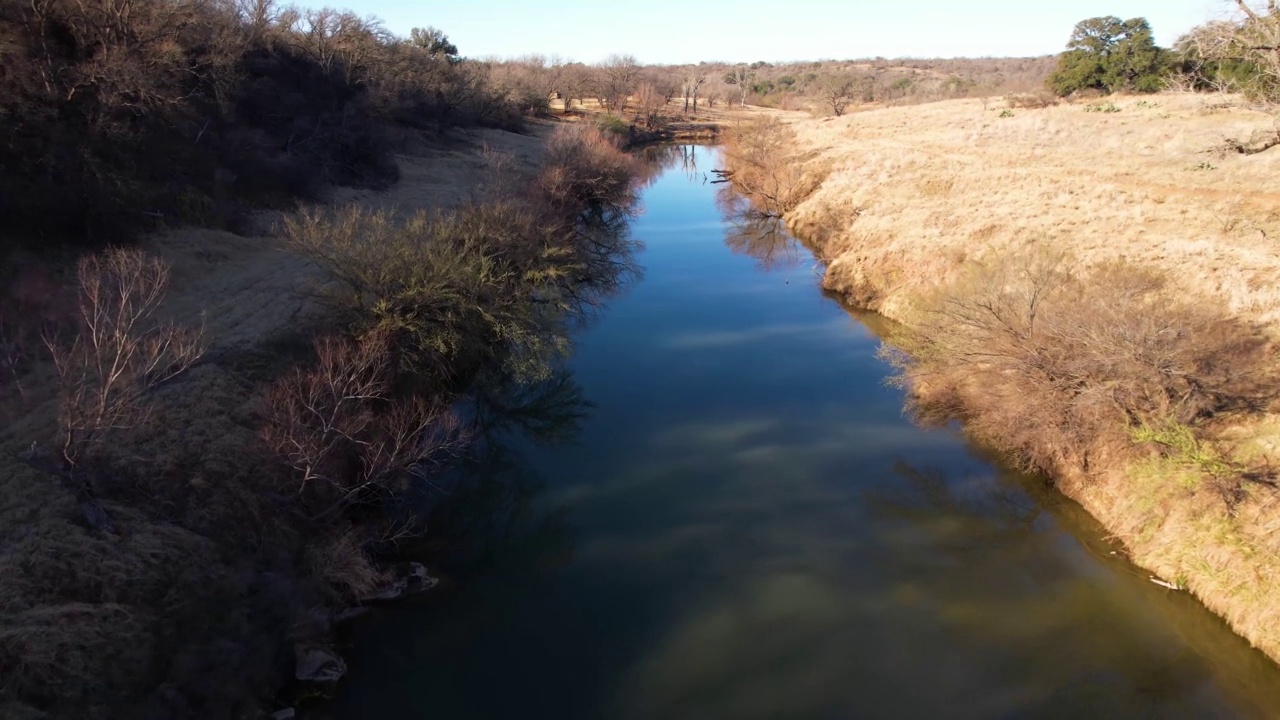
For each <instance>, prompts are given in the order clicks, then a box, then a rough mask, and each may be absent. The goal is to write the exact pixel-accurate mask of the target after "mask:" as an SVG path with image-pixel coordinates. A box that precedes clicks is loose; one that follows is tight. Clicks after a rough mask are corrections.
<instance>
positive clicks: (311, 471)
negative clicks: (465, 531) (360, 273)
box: [262, 332, 463, 518]
mask: <svg viewBox="0 0 1280 720" xmlns="http://www.w3.org/2000/svg"><path fill="white" fill-rule="evenodd" d="M316 354H317V357H318V364H317V365H316V366H315V367H313V368H307V369H298V370H295V371H294V372H292V373H289V374H288V375H286V376H285V377H283V378H281V379H280V380H279V381H277V382H276V383H275V385H274V386H273V387H272V389H271V392H270V394H269V395H268V397H267V401H266V404H267V411H266V422H265V424H264V425H263V429H262V438H263V440H264V441H265V442H266V444H267V446H268V447H269V448H270V449H271V451H272V452H273V453H274V454H275V455H276V456H277V457H279V458H280V459H281V460H282V461H283V462H284V463H285V465H286V466H287V467H288V468H289V469H290V471H291V475H292V478H293V481H294V483H295V484H296V486H297V491H298V493H299V494H300V495H303V496H304V498H305V499H306V500H308V501H309V502H310V503H311V504H312V505H313V506H314V505H316V504H319V505H320V506H321V507H320V508H319V509H317V510H316V512H315V513H314V517H316V518H324V517H330V516H332V515H333V514H334V513H337V512H340V511H341V510H343V509H345V508H347V507H349V506H351V505H353V504H356V503H360V502H367V501H370V500H372V499H375V498H376V497H378V496H380V495H383V494H385V493H388V492H390V491H392V490H394V489H395V488H396V487H397V485H398V484H400V483H402V482H403V481H404V480H406V479H407V478H409V477H411V476H418V477H423V476H425V475H426V474H429V471H430V470H431V469H432V468H433V466H434V465H435V464H436V463H438V462H442V461H444V460H445V459H446V458H448V457H450V456H451V455H452V454H453V453H454V452H455V451H456V450H457V449H459V448H460V446H461V444H462V443H463V435H462V433H461V432H460V427H459V424H458V421H457V419H456V418H455V417H454V416H453V414H452V413H451V412H449V410H448V409H447V408H445V407H442V406H440V405H439V404H438V403H433V402H430V401H427V400H424V399H421V398H416V397H410V398H406V399H395V398H394V396H393V393H392V387H391V383H392V365H391V353H390V348H389V346H388V342H387V335H385V334H383V333H378V332H375V333H371V334H368V335H366V336H365V337H364V338H363V339H362V340H360V341H358V342H357V341H350V340H345V339H339V338H332V337H330V338H322V339H320V340H318V341H317V342H316Z"/></svg>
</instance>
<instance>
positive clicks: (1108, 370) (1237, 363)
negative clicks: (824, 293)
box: [889, 249, 1276, 482]
mask: <svg viewBox="0 0 1280 720" xmlns="http://www.w3.org/2000/svg"><path fill="white" fill-rule="evenodd" d="M1080 268H1081V265H1080V263H1079V262H1078V261H1076V260H1075V259H1074V258H1071V257H1069V256H1067V255H1064V254H1061V253H1054V252H1053V251H1049V250H1044V249H1029V250H1023V251H1021V252H1013V253H1001V254H1000V255H998V256H995V257H992V258H990V259H987V260H983V261H970V262H968V263H966V265H965V267H964V268H963V269H962V270H961V272H960V274H959V276H958V277H957V278H956V279H955V280H954V281H952V282H950V283H946V284H944V285H942V286H941V287H939V288H938V289H936V290H934V291H933V292H931V293H929V294H926V295H924V296H922V297H920V298H919V299H918V300H917V301H916V302H915V303H913V305H912V309H911V311H910V312H909V313H908V314H906V315H905V316H903V318H902V320H903V326H902V328H901V330H900V331H899V332H897V333H896V334H895V335H894V336H893V338H892V342H893V344H894V346H895V349H893V350H890V351H889V354H890V356H891V357H892V359H893V360H894V362H895V363H896V364H897V365H898V366H899V368H900V370H901V375H900V379H901V381H902V382H903V383H904V385H906V386H907V387H910V388H914V389H916V391H917V394H918V396H919V397H920V398H921V399H922V400H923V401H924V402H925V403H926V405H925V407H924V408H922V409H923V410H925V411H941V412H942V413H943V414H945V415H959V416H961V417H963V418H965V419H966V428H967V429H968V430H969V431H970V432H972V433H974V434H975V435H976V436H978V437H981V438H983V439H984V440H986V441H988V442H991V443H995V444H999V445H1000V446H1002V447H1005V448H1007V449H1009V450H1011V451H1013V453H1014V456H1015V457H1016V458H1018V459H1019V460H1020V461H1022V462H1024V463H1026V464H1027V465H1028V467H1029V469H1033V470H1038V471H1042V472H1048V473H1052V474H1059V475H1061V474H1062V473H1063V471H1064V470H1065V471H1070V470H1072V469H1075V468H1083V469H1085V470H1086V471H1097V470H1099V469H1103V468H1107V467H1108V466H1110V465H1112V464H1115V463H1123V462H1124V461H1128V460H1132V459H1134V455H1135V452H1138V451H1137V450H1136V448H1134V447H1133V443H1132V440H1133V438H1134V437H1135V434H1142V435H1143V436H1144V437H1146V436H1150V437H1156V436H1155V435H1151V429H1152V428H1162V429H1165V430H1168V429H1171V428H1184V429H1186V431H1187V432H1192V431H1194V429H1195V428H1198V427H1200V426H1201V425H1202V424H1203V423H1205V422H1208V421H1210V420H1212V419H1214V418H1221V417H1223V416H1224V415H1230V414H1232V413H1241V412H1257V411H1259V410H1261V409H1263V408H1266V407H1268V406H1269V405H1270V403H1271V402H1272V401H1273V400H1274V399H1275V398H1274V397H1273V394H1274V389H1273V388H1274V381H1275V379H1276V378H1275V377H1273V368H1272V363H1271V352H1270V348H1269V346H1268V341H1267V338H1266V336H1265V334H1264V333H1263V331H1262V329H1261V328H1260V327H1258V326H1250V325H1248V324H1246V323H1243V322H1242V321H1240V320H1238V319H1235V318H1232V317H1231V316H1230V315H1229V314H1228V313H1227V312H1226V311H1225V309H1224V308H1222V307H1220V306H1215V305H1214V304H1213V303H1210V302H1205V301H1203V300H1191V299H1188V298H1186V297H1185V296H1179V294H1178V293H1177V292H1176V291H1174V290H1173V289H1171V288H1169V287H1168V281H1167V280H1166V279H1165V278H1164V277H1163V276H1162V275H1160V274H1158V273H1156V272H1153V271H1151V270H1146V269H1142V268H1139V267H1136V266H1133V265H1128V264H1123V263H1112V264H1104V265H1100V266H1095V267H1093V268H1090V269H1089V270H1087V271H1085V270H1081V269H1080ZM1138 454H1140V452H1138ZM1235 480H1236V481H1237V482H1244V478H1243V477H1239V476H1238V477H1236V478H1235Z"/></svg>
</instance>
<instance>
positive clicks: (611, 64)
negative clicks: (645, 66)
mask: <svg viewBox="0 0 1280 720" xmlns="http://www.w3.org/2000/svg"><path fill="white" fill-rule="evenodd" d="M639 77H640V63H639V62H638V61H637V60H636V58H635V56H634V55H610V56H609V57H608V58H606V59H605V61H604V63H602V64H601V65H600V83H601V87H600V98H601V100H603V101H604V104H605V107H606V108H607V109H608V110H609V112H611V113H613V114H615V115H621V114H622V112H623V111H624V110H625V106H626V104H627V98H628V97H630V96H631V93H633V92H635V90H636V82H637V80H638V79H639Z"/></svg>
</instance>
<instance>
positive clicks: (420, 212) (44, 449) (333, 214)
mask: <svg viewBox="0 0 1280 720" xmlns="http://www.w3.org/2000/svg"><path fill="white" fill-rule="evenodd" d="M555 130H557V125H556V124H554V123H538V124H535V125H534V126H533V128H532V131H531V132H530V134H528V135H517V134H512V133H507V132H501V131H481V132H479V133H477V134H475V135H473V136H472V139H471V140H470V141H459V140H455V141H452V142H450V143H444V142H439V143H437V144H434V145H422V146H419V147H417V148H415V149H414V150H413V151H412V152H408V153H405V154H402V155H400V156H398V157H397V163H398V164H399V166H400V176H401V181H400V182H399V183H398V184H397V185H395V186H393V187H392V188H390V189H389V190H386V191H381V192H375V191H370V190H352V189H344V188H337V189H333V190H331V191H330V192H329V193H328V195H327V197H326V202H325V203H324V204H323V205H321V206H319V207H318V208H317V209H315V210H313V211H310V212H306V213H302V214H300V215H291V214H278V213H264V214H261V215H259V216H257V217H255V218H254V219H253V221H252V227H254V228H255V231H254V232H251V233H248V234H245V235H237V234H233V233H230V232H224V231H219V230H210V229H201V228H174V229H172V230H169V231H165V232H160V233H156V234H154V235H152V236H149V237H146V238H143V239H142V240H141V241H140V242H139V244H138V247H137V251H126V252H125V253H123V254H114V255H112V254H108V255H105V256H103V257H105V258H108V260H107V261H105V262H106V264H105V265H103V266H100V267H99V266H86V265H84V264H81V265H80V266H79V279H80V286H81V287H80V289H79V292H77V288H76V286H75V285H73V284H72V283H73V282H75V275H76V274H75V273H72V272H71V271H70V270H65V274H59V270H58V269H57V268H53V269H52V270H48V268H51V267H52V266H51V265H48V264H46V265H45V266H44V267H45V268H46V271H47V272H48V274H46V275H43V276H42V280H41V281H42V282H43V283H45V284H46V285H47V286H48V287H47V288H46V290H47V292H45V293H44V296H43V297H42V299H43V300H44V301H46V302H45V304H44V305H41V306H39V307H38V309H40V310H44V309H49V311H50V312H53V311H54V310H57V309H58V308H55V307H54V306H53V305H52V304H50V303H51V302H52V300H58V299H66V302H65V303H64V304H65V305H66V307H65V308H62V311H63V312H65V313H66V314H67V315H68V316H72V315H74V314H76V313H77V312H84V307H85V303H86V302H92V298H93V297H95V296H94V295H93V293H91V292H89V291H87V290H86V289H84V288H86V287H89V286H88V285H86V282H85V281H86V278H87V279H89V280H92V281H98V280H101V281H102V284H101V285H100V286H95V287H102V288H105V290H104V291H103V292H105V293H106V295H105V297H107V298H108V300H109V302H108V303H107V304H106V305H105V306H100V307H105V308H106V309H105V310H103V311H102V314H100V315H93V316H92V317H94V318H99V322H100V325H99V327H110V328H116V329H118V330H119V332H113V333H112V334H110V335H109V337H110V338H125V340H124V341H123V342H122V343H118V344H119V346H120V348H121V355H120V357H121V358H123V360H119V363H120V364H119V367H123V368H124V371H123V372H122V373H119V374H117V375H114V376H107V377H108V378H110V379H105V380H104V379H103V378H101V377H99V376H98V374H97V373H96V371H95V370H94V369H93V367H92V364H93V362H92V361H93V358H94V357H95V356H94V354H93V348H94V347H102V345H101V343H99V344H87V343H83V342H79V341H78V340H77V338H81V337H84V336H85V329H84V327H87V326H88V325H89V323H88V321H85V322H83V323H80V322H75V321H71V320H70V319H69V321H68V323H67V324H66V325H65V326H62V327H60V328H55V329H54V330H51V331H49V334H48V335H47V337H49V338H50V340H49V342H50V343H51V344H53V345H54V346H55V347H66V348H67V349H66V351H65V355H64V358H66V361H65V362H64V365H63V367H72V368H78V367H80V363H81V361H82V360H86V361H88V364H87V365H85V367H84V368H82V369H80V370H73V372H72V373H71V374H69V375H68V374H66V373H64V374H63V376H62V378H61V380H59V377H58V374H57V373H56V372H55V368H54V367H53V364H52V363H50V362H49V361H48V360H47V359H45V358H44V355H43V354H42V353H40V352H38V350H39V346H38V339H39V336H36V339H35V340H33V339H32V338H31V337H26V338H25V339H22V338H19V340H20V341H21V342H20V343H19V344H15V347H17V348H18V349H20V350H22V351H24V353H26V356H25V357H23V358H22V360H23V362H22V363H21V364H20V365H15V368H16V370H17V371H16V372H15V373H14V374H13V375H12V379H11V378H10V377H8V376H6V377H5V378H4V379H5V383H6V384H5V385H3V386H0V390H3V391H4V393H3V398H4V401H5V402H4V406H3V407H0V417H3V418H4V420H5V422H4V423H3V429H2V430H0V497H3V498H4V503H3V505H2V506H0V518H2V519H3V523H2V525H3V528H4V529H3V530H2V531H0V533H2V534H0V572H3V574H4V576H5V578H6V582H5V591H4V593H3V594H0V627H3V631H2V632H0V673H3V676H4V681H3V683H0V714H2V715H4V716H5V717H28V716H31V717H37V716H38V717H84V718H94V717H135V716H138V717H141V716H146V717H191V716H199V717H209V718H217V717H228V718H230V717H243V716H246V715H252V714H253V713H254V712H256V711H258V710H261V709H263V706H264V703H269V702H270V699H271V697H272V696H273V695H274V693H275V692H276V691H277V690H278V689H279V688H280V687H282V686H283V685H284V684H285V682H286V681H288V680H289V679H290V678H293V677H294V676H295V672H297V673H303V667H302V666H303V665H305V664H313V665H318V667H313V668H311V669H310V670H311V671H309V672H307V673H306V674H309V675H311V676H312V677H320V676H327V677H329V678H330V679H332V678H333V677H334V676H335V672H336V671H339V670H340V666H341V660H340V659H337V658H336V656H333V655H330V654H329V653H328V651H326V650H324V644H325V643H326V640H327V638H328V636H329V633H330V627H331V625H332V623H333V621H334V617H335V615H336V614H337V613H339V612H340V611H341V610H343V609H344V608H347V607H350V606H351V605H352V604H359V603H361V602H362V601H363V600H366V599H368V598H371V597H372V598H376V597H379V596H381V595H383V594H384V592H385V590H386V586H387V585H389V584H391V583H392V582H393V581H394V580H395V578H394V576H393V575H392V574H391V573H390V572H389V571H388V569H387V568H386V567H383V566H382V565H381V564H380V563H379V562H377V561H378V558H379V555H380V553H385V552H388V551H390V550H391V549H392V548H394V547H395V545H396V543H397V540H398V539H400V538H403V537H406V536H412V535H414V534H415V533H418V532H420V530H421V521H420V520H419V519H416V518H415V517H414V516H413V515H412V512H411V511H409V510H408V509H407V508H408V500H407V499H405V495H406V494H407V493H410V492H411V491H412V490H413V489H414V487H415V483H419V484H420V482H421V476H422V474H423V473H425V472H426V469H428V468H431V467H440V466H443V465H445V464H447V462H448V461H449V459H450V458H451V457H454V456H455V455H456V454H458V453H461V452H462V450H461V449H460V448H461V447H463V446H464V445H465V442H466V437H467V430H466V428H465V420H464V419H462V418H458V417H455V416H454V414H453V412H452V411H451V409H450V406H451V405H452V404H453V402H454V400H455V399H456V398H457V397H459V396H460V395H461V394H463V393H466V392H469V391H471V390H472V389H474V387H475V386H476V385H477V384H478V383H480V381H479V380H477V378H478V377H479V376H480V375H481V374H484V375H485V382H489V383H496V382H501V380H499V379H498V378H508V377H510V376H512V374H513V373H515V372H517V370H518V371H519V372H525V373H537V372H538V370H539V367H540V365H539V363H540V362H541V361H542V360H543V359H544V355H549V354H554V353H555V352H556V351H557V349H558V348H561V347H562V340H561V338H560V332H561V330H562V328H561V327H560V326H561V325H563V324H565V323H567V322H570V320H569V318H568V316H569V315H570V314H572V313H573V312H575V311H577V310H578V309H579V307H578V306H579V305H585V304H587V303H590V302H592V301H593V299H594V298H596V297H598V296H599V295H601V294H603V293H607V292H608V288H609V287H611V286H612V285H611V284H612V283H615V282H617V278H616V277H615V275H616V274H617V273H618V272H621V271H622V269H625V265H626V258H625V250H623V249H622V246H621V243H620V242H619V243H617V244H611V242H610V241H611V240H613V239H614V236H613V235H611V234H609V233H611V232H615V231H619V230H618V229H617V228H610V229H606V230H605V231H604V232H603V234H592V230H591V228H590V227H589V225H590V223H591V222H594V221H595V220H594V219H595V218H596V217H597V216H598V217H599V218H601V219H606V220H608V221H609V222H613V223H625V219H626V209H625V208H626V207H627V204H628V203H629V202H630V198H631V190H630V189H629V187H628V186H629V184H630V182H631V181H632V180H634V178H635V177H636V176H637V175H638V168H636V167H635V166H634V161H633V160H631V159H630V158H629V157H627V156H625V155H623V154H622V153H620V152H619V151H618V150H617V149H616V147H614V146H613V145H612V144H610V143H609V142H608V141H606V140H604V139H603V138H601V137H600V136H599V134H598V133H593V132H591V131H589V130H583V131H579V130H576V129H568V131H566V132H555ZM584 174H587V175H590V177H592V178H595V179H596V180H597V181H599V182H597V183H596V184H594V185H591V184H587V183H584V181H583V176H584ZM601 183H607V186H602V185H601ZM615 203H616V206H615V205H614V204H615ZM615 207H617V208H621V209H620V210H614V208H615ZM339 208H341V209H339ZM583 208H589V209H590V210H591V211H592V219H587V220H584V219H583V218H582V217H581V216H580V213H582V211H583ZM584 223H585V224H584ZM619 232H620V231H619ZM619 237H621V236H619ZM139 251H140V252H139ZM393 253H399V254H395V255H393ZM117 260H118V261H119V262H117ZM135 263H143V265H141V266H139V265H136V264H135ZM605 265H607V266H608V267H604V266H605ZM138 267H142V272H141V273H138V272H135V270H137V268H138ZM95 268H97V269H96V270H95ZM28 269H29V270H30V272H29V273H26V274H24V275H21V277H36V273H37V269H36V268H35V266H33V267H32V268H28ZM344 272H345V273H360V272H367V273H368V274H366V275H351V274H347V275H344V274H343V273H344ZM152 277H154V278H158V280H152V279H150V278H152ZM32 283H34V281H29V282H28V284H29V285H30V284H32ZM135 283H144V284H145V287H146V288H147V289H146V291H145V292H143V291H142V290H139V289H138V288H140V287H143V286H142V285H138V284H135ZM344 283H346V285H344ZM346 286H350V287H352V289H354V290H357V291H358V293H359V296H357V297H356V298H355V299H354V300H353V299H352V298H351V297H349V296H347V295H345V294H344V293H343V292H342V291H341V287H346ZM153 291H154V292H153ZM161 293H163V299H162V300H159V301H158V302H156V303H155V304H154V305H153V304H151V301H150V300H132V299H130V298H133V297H137V298H151V297H157V298H158V297H160V294H161ZM77 295H78V296H79V303H77V302H76V300H70V299H69V298H76V297H77ZM535 297H536V298H538V300H537V301H534V300H532V299H531V298H535ZM19 299H20V300H21V298H19ZM113 299H114V300H113ZM115 300H119V304H120V306H121V307H126V308H128V312H127V313H124V314H121V316H120V317H117V316H116V315H115V314H112V313H113V311H112V310H111V308H112V307H114V305H113V303H114V301H115ZM139 303H141V304H139ZM77 305H79V306H80V307H79V308H77ZM424 308H426V309H429V310H430V311H431V312H438V313H439V314H441V316H442V317H440V318H437V317H436V316H435V315H430V316H427V313H425V312H424ZM135 310H137V311H138V312H139V313H140V315H139V316H138V317H139V318H140V319H139V320H137V321H136V322H135V321H129V320H127V318H125V315H129V313H133V312H134V311H135ZM95 312H96V311H95ZM129 316H130V317H131V315H129ZM101 318H106V319H105V321H104V320H101ZM122 318H124V319H122ZM437 320H438V322H437ZM102 322H105V323H106V325H101V323H102ZM131 323H132V324H131ZM153 325H154V327H153ZM5 329H6V330H9V329H10V328H9V327H6V328H5ZM197 329H198V330H197ZM183 333H198V334H199V335H200V336H202V338H203V342H196V343H194V344H193V347H194V348H195V351H194V353H193V354H194V356H195V359H194V361H190V362H188V361H184V362H183V363H180V364H179V363H172V364H171V363H170V360H169V358H170V355H171V353H170V352H169V350H168V349H166V348H167V347H168V346H167V345H166V343H167V342H168V339H171V338H173V337H177V336H178V334H183ZM432 333H435V334H432ZM94 338H95V343H98V341H99V340H100V339H101V336H99V335H95V336H94ZM326 338H327V339H326ZM114 342H116V341H115V340H110V339H109V340H108V341H107V343H108V346H110V347H115V345H111V344H110V343H114ZM153 347H155V348H159V349H158V350H156V351H155V352H156V353H157V355H156V357H157V358H158V360H157V361H156V363H155V364H154V365H153V367H156V366H161V367H165V368H166V370H165V372H166V373H168V374H171V375H172V376H173V377H171V378H168V379H160V380H156V379H155V375H153V374H152V370H151V369H148V368H147V367H145V366H144V365H141V364H140V363H142V362H143V361H142V360H140V359H139V358H144V359H145V357H148V356H147V355H146V353H149V352H151V350H150V349H149V348H153ZM140 349H141V350H140ZM77 378H78V379H77ZM121 378H123V379H121ZM69 382H70V383H73V384H72V385H70V386H69V384H68V383H69ZM68 387H73V388H79V389H80V390H77V392H80V391H81V390H83V393H81V394H84V393H91V394H92V396H94V397H97V396H98V395H101V396H103V397H107V398H111V397H117V398H119V397H123V398H125V399H124V400H110V401H109V403H108V404H110V405H111V407H112V413H113V414H112V415H109V416H103V417H107V418H108V419H109V420H110V422H98V421H96V420H93V418H92V417H90V420H91V421H93V422H95V423H97V424H94V425H84V424H83V422H82V419H83V418H84V417H85V415H84V413H83V412H81V409H80V405H78V404H77V403H76V402H74V401H70V402H69V401H68V400H67V398H68V397H73V398H74V397H79V396H80V395H74V394H73V395H69V394H68V390H67V388H68ZM113 393H114V395H113ZM330 395H332V397H330ZM68 408H70V409H71V411H72V412H71V413H70V414H69V410H68ZM313 416H315V417H322V418H323V423H321V424H320V425H315V423H313V422H312V421H311V420H309V419H308V418H311V417H313ZM74 422H81V423H82V425H83V428H82V429H77V430H76V434H75V435H72V434H69V433H68V432H67V431H66V428H68V427H77V428H81V426H75V425H71V423H74ZM313 425H314V427H313ZM90 430H91V431H92V433H93V435H92V437H91V441H92V444H89V443H86V442H84V441H82V440H81V438H82V437H85V436H87V435H88V434H89V431H90ZM64 435H65V436H66V437H67V438H69V439H67V440H66V447H68V448H70V450H63V449H62V448H63V445H60V444H59V443H60V442H62V441H63V436H64ZM55 448H57V449H55ZM370 452H373V454H369V453H370ZM304 660H305V661H307V662H304ZM317 660H318V661H321V662H311V661H317ZM324 665H328V667H324ZM338 674H340V672H338ZM299 679H302V678H301V677H300V676H299ZM268 709H270V708H268Z"/></svg>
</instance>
